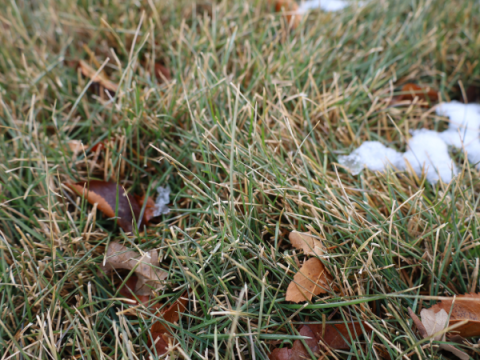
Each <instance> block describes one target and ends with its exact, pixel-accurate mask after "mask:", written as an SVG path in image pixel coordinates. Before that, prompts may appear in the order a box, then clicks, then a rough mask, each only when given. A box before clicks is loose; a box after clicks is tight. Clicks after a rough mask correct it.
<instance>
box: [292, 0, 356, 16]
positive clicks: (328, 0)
mask: <svg viewBox="0 0 480 360" xmlns="http://www.w3.org/2000/svg"><path fill="white" fill-rule="evenodd" d="M351 4H352V2H350V1H345V0H307V1H304V2H303V3H301V4H300V6H299V7H298V10H297V13H299V14H304V13H306V12H308V11H309V10H314V9H320V10H323V11H339V10H343V9H344V8H346V7H347V6H349V5H351ZM358 4H359V5H360V6H362V5H363V2H362V1H361V2H359V3H358Z"/></svg>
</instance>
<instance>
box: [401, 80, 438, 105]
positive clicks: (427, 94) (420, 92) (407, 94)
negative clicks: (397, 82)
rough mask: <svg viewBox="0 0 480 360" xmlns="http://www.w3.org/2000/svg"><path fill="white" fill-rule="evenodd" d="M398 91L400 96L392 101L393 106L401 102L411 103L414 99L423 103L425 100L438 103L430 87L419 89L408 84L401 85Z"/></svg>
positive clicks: (435, 94)
mask: <svg viewBox="0 0 480 360" xmlns="http://www.w3.org/2000/svg"><path fill="white" fill-rule="evenodd" d="M400 91H401V92H402V94H401V95H398V96H395V97H394V98H393V99H392V103H394V104H395V103H398V102H401V101H413V100H414V99H415V98H418V99H419V100H423V101H424V102H425V101H427V100H430V101H432V102H435V101H438V93H437V92H436V91H435V90H433V89H432V88H430V87H421V86H418V85H416V84H413V83H408V84H405V85H403V86H402V89H401V90H400ZM425 106H426V104H425Z"/></svg>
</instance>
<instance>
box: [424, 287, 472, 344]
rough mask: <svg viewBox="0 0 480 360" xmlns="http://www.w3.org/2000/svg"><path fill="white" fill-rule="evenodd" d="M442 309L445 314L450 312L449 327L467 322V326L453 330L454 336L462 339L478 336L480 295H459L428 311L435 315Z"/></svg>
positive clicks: (441, 302) (439, 303)
mask: <svg viewBox="0 0 480 360" xmlns="http://www.w3.org/2000/svg"><path fill="white" fill-rule="evenodd" d="M454 299H455V300H454ZM442 309H443V310H445V312H446V313H447V314H450V310H451V311H452V312H451V315H450V322H449V326H452V325H455V324H456V323H459V322H461V321H464V320H468V323H467V324H465V325H461V326H460V327H458V328H455V329H454V330H453V332H454V333H455V334H457V335H460V336H462V337H464V338H469V337H474V336H480V294H466V295H459V296H456V297H455V298H451V299H450V300H442V301H440V302H438V303H437V304H435V305H433V306H432V307H431V308H430V309H429V310H433V311H434V312H435V313H436V312H439V311H440V310H442ZM422 320H423V319H422Z"/></svg>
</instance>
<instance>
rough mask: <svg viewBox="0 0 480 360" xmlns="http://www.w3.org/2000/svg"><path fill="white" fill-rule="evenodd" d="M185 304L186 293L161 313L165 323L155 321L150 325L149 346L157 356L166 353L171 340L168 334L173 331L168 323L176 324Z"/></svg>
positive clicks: (184, 308)
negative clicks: (150, 337) (150, 338)
mask: <svg viewBox="0 0 480 360" xmlns="http://www.w3.org/2000/svg"><path fill="white" fill-rule="evenodd" d="M187 302H188V297H187V293H186V292H185V293H184V294H183V295H182V296H180V298H179V299H178V300H177V301H176V302H174V303H173V304H172V305H171V306H170V307H168V308H167V309H166V310H165V311H164V312H163V313H162V315H163V320H164V321H165V323H163V322H160V321H157V322H155V323H154V324H153V325H152V328H151V329H150V333H151V334H152V338H153V344H150V345H149V346H152V345H154V346H155V349H156V350H157V354H158V355H163V354H166V353H167V351H168V342H169V339H170V338H171V336H170V334H171V333H172V331H173V329H172V328H171V327H170V326H169V325H168V323H170V324H174V323H176V322H178V320H179V319H180V314H181V313H183V312H184V311H185V310H186V308H187ZM149 341H150V340H149Z"/></svg>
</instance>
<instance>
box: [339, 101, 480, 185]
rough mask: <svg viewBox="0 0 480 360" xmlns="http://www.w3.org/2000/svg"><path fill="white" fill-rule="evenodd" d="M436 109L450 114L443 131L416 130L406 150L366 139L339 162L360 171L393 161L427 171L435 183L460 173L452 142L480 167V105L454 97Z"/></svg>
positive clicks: (379, 168) (402, 166) (382, 168)
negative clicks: (399, 150) (452, 152)
mask: <svg viewBox="0 0 480 360" xmlns="http://www.w3.org/2000/svg"><path fill="white" fill-rule="evenodd" d="M436 112H437V114H438V115H442V116H448V117H449V118H450V123H449V127H448V129H447V130H445V131H444V132H441V133H438V132H436V131H432V130H426V129H421V130H414V131H413V132H412V135H413V136H412V138H411V139H410V141H409V142H408V151H406V152H405V153H404V154H401V153H398V152H397V151H395V150H393V149H390V148H387V147H386V146H384V145H382V144H381V143H379V142H378V141H366V142H364V143H363V144H362V145H361V146H360V147H359V148H358V149H356V150H355V151H353V152H352V153H351V154H350V155H347V156H341V157H339V163H340V164H341V165H343V166H345V167H346V168H348V170H349V171H350V172H351V173H352V174H353V175H357V174H359V173H360V172H361V171H362V169H363V167H367V168H368V169H370V170H372V171H385V170H386V168H387V165H388V164H391V165H393V166H394V167H395V168H397V169H398V170H407V169H409V168H411V169H412V170H413V171H415V173H416V174H417V175H419V176H420V175H421V174H422V171H424V172H425V175H426V177H427V180H428V181H429V182H430V183H432V184H435V183H436V182H437V181H439V180H441V181H443V182H445V183H449V182H451V181H452V179H453V177H454V176H455V175H457V174H458V170H457V167H456V166H455V164H454V163H453V161H452V158H451V157H450V155H449V153H448V146H452V147H454V148H457V149H460V150H464V151H465V152H466V153H467V157H468V161H469V162H470V163H471V164H473V165H475V166H476V167H477V169H479V170H480V105H479V104H462V103H460V102H458V101H452V102H449V103H442V104H440V105H438V106H437V108H436ZM407 163H408V164H409V166H407Z"/></svg>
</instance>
